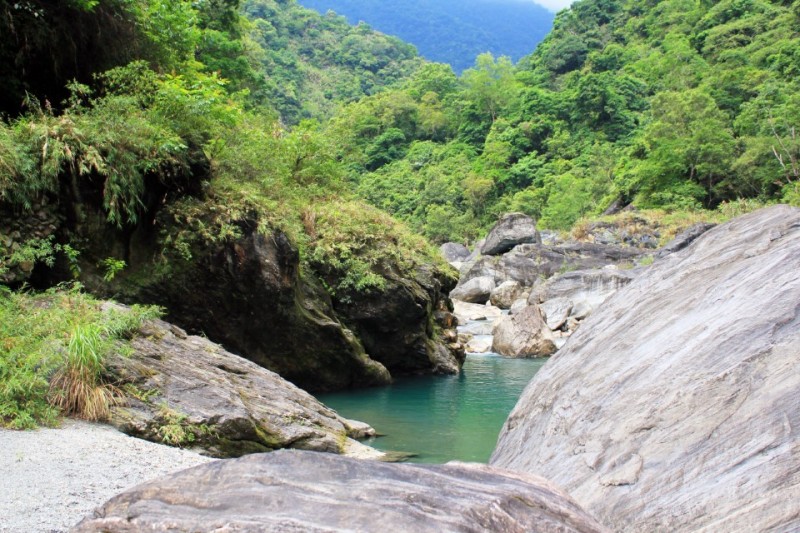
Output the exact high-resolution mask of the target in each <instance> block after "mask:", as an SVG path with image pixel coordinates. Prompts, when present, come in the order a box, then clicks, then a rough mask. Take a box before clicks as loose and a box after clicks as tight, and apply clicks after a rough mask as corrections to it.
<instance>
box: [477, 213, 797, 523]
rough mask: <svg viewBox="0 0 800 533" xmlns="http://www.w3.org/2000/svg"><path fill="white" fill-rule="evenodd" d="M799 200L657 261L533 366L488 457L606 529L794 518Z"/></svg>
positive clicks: (725, 227) (730, 225) (738, 222)
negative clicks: (549, 487)
mask: <svg viewBox="0 0 800 533" xmlns="http://www.w3.org/2000/svg"><path fill="white" fill-rule="evenodd" d="M798 265H800V209H795V208H790V207H787V206H775V207H772V208H768V209H764V210H761V211H758V212H755V213H751V214H749V215H746V216H743V217H740V218H737V219H735V220H733V221H731V222H729V223H727V224H724V225H722V226H718V227H716V228H714V229H712V230H709V231H708V232H707V233H705V234H704V235H702V236H701V237H699V238H698V239H697V240H696V241H695V242H694V243H693V244H691V245H690V246H689V247H687V248H685V249H683V250H680V251H678V252H675V253H673V254H671V255H668V256H667V257H665V258H663V259H660V260H658V261H656V262H655V263H654V264H653V265H652V266H651V267H649V268H648V269H647V270H645V271H643V272H642V273H641V274H640V275H639V277H637V278H636V279H634V280H633V281H632V282H631V283H630V284H629V285H628V286H626V287H624V288H622V289H621V290H620V291H618V292H617V293H616V294H615V295H613V296H612V297H611V298H609V300H607V301H606V302H605V304H604V305H603V306H602V308H601V309H599V310H598V311H597V312H596V313H595V314H593V315H592V316H591V317H589V318H588V319H587V320H586V321H584V322H583V324H582V325H581V327H580V328H579V329H578V331H577V332H576V333H575V334H574V335H573V336H572V337H571V339H570V341H569V342H568V343H567V345H566V346H565V347H564V348H563V349H562V350H561V351H559V353H558V354H556V356H554V357H553V358H551V359H550V361H549V362H548V363H547V365H545V366H544V367H543V368H542V369H541V370H540V371H539V373H538V374H536V376H535V377H534V379H533V380H532V381H531V383H530V385H529V386H528V387H527V389H526V390H525V392H524V393H523V396H522V398H521V399H520V401H519V403H518V404H517V406H516V408H515V409H514V411H513V412H512V413H511V415H510V417H509V419H508V420H507V422H506V424H505V427H504V428H503V431H502V433H501V435H500V438H499V441H498V445H497V448H496V450H495V452H494V455H493V457H492V459H491V464H492V465H495V466H500V467H504V468H509V469H513V470H516V471H521V472H527V473H535V474H538V475H542V476H544V477H547V478H548V479H550V480H551V481H553V482H555V483H557V484H558V485H560V486H562V487H564V488H566V489H567V491H568V492H570V494H571V495H572V496H574V497H575V499H576V500H578V502H579V503H581V504H582V505H584V506H585V507H586V508H587V509H588V510H589V511H590V512H593V513H594V514H595V516H597V517H598V519H600V521H601V522H603V523H605V524H606V525H609V526H611V527H613V528H614V529H617V530H620V531H631V530H636V531H688V530H697V529H704V530H706V531H761V530H767V529H770V530H773V529H774V530H780V531H790V530H798V529H800V394H798V390H800V366H798V364H800V359H799V357H800V269H799V268H798Z"/></svg>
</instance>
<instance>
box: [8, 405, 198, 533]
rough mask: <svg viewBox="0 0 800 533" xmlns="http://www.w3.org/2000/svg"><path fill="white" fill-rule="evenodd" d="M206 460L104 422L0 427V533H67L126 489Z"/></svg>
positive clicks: (71, 421)
mask: <svg viewBox="0 0 800 533" xmlns="http://www.w3.org/2000/svg"><path fill="white" fill-rule="evenodd" d="M211 460H212V459H210V458H208V457H204V456H202V455H198V454H197V453H194V452H190V451H187V450H180V449H177V448H171V447H169V446H163V445H160V444H154V443H152V442H147V441H144V440H141V439H136V438H133V437H129V436H127V435H125V434H123V433H120V432H119V431H117V430H116V429H114V428H112V427H110V426H106V425H102V424H91V423H87V422H78V421H74V420H67V421H65V422H64V424H63V425H62V427H61V428H59V429H38V430H35V431H10V430H4V429H0V531H2V532H3V533H11V532H13V533H17V532H19V533H37V532H54V531H67V530H68V529H69V528H70V527H72V526H74V525H75V524H77V523H78V522H79V521H80V520H81V519H82V518H83V517H85V516H86V515H88V514H90V513H91V512H92V511H93V510H94V509H95V508H96V507H97V506H99V505H100V504H103V503H105V502H106V501H107V500H108V499H109V498H111V497H112V496H115V495H116V494H119V493H120V492H122V491H123V490H125V489H128V488H130V487H133V486H135V485H138V484H140V483H143V482H145V481H149V480H151V479H154V478H156V477H159V476H161V475H164V474H167V473H170V472H174V471H176V470H182V469H184V468H188V467H190V466H195V465H198V464H200V463H204V462H207V461H211Z"/></svg>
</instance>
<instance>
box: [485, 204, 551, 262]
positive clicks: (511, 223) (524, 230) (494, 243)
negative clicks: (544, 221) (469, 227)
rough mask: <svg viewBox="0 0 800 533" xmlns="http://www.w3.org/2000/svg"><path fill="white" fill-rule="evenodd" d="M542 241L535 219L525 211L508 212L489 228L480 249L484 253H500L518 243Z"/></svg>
mask: <svg viewBox="0 0 800 533" xmlns="http://www.w3.org/2000/svg"><path fill="white" fill-rule="evenodd" d="M540 242H542V239H541V237H539V232H538V231H536V221H535V220H534V219H532V218H531V217H529V216H528V215H526V214H524V213H508V214H506V215H503V217H502V218H501V219H500V220H499V221H497V223H496V224H495V225H494V226H493V227H492V229H491V230H489V234H488V235H487V236H486V241H485V242H484V243H483V246H481V249H480V250H481V253H482V254H483V255H500V254H503V253H505V252H507V251H509V250H510V249H512V248H513V247H515V246H516V245H518V244H524V243H540Z"/></svg>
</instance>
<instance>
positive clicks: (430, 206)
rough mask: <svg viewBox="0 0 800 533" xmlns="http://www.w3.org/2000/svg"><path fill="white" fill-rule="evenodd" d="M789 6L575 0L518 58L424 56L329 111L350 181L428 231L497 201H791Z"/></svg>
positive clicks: (795, 104)
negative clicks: (515, 61) (445, 64)
mask: <svg viewBox="0 0 800 533" xmlns="http://www.w3.org/2000/svg"><path fill="white" fill-rule="evenodd" d="M798 22H800V3H799V2H797V1H795V2H793V3H789V2H784V1H767V0H723V1H721V2H715V3H696V2H689V3H687V2H685V1H683V0H664V1H660V2H643V1H640V0H635V1H634V0H583V1H581V2H577V3H576V4H574V5H573V7H572V8H571V9H569V10H566V11H563V12H561V13H559V15H558V16H557V17H556V20H555V24H554V28H553V31H552V32H551V33H550V34H549V35H548V37H547V38H546V39H545V40H544V41H543V42H542V43H541V44H540V45H539V46H538V48H537V49H536V51H535V52H534V53H533V54H531V55H530V56H527V57H526V58H524V59H523V60H522V61H521V62H520V63H519V65H518V66H516V67H515V66H513V65H512V64H510V63H509V62H507V61H505V60H502V59H500V60H495V58H493V57H491V56H490V55H483V56H481V57H479V59H478V63H477V65H476V67H475V68H473V69H469V70H467V71H465V72H464V74H463V75H462V76H461V77H460V78H456V77H455V76H454V75H453V74H452V73H451V72H448V70H447V69H446V68H441V67H439V66H437V65H427V66H426V67H424V68H423V69H422V70H420V71H418V72H417V73H416V74H415V75H414V77H413V78H412V79H411V80H410V81H409V82H408V83H407V84H406V86H405V87H404V88H403V89H402V90H395V91H393V92H391V93H382V94H380V95H377V96H375V97H372V98H369V99H366V100H363V101H361V102H359V103H356V104H353V105H351V106H349V107H348V108H346V109H345V110H343V112H342V113H341V114H340V115H339V116H338V117H337V119H336V120H335V121H334V123H333V125H332V126H331V127H332V130H334V131H336V132H337V135H340V136H342V137H343V138H345V139H347V141H346V142H345V143H343V144H342V145H343V147H344V151H343V155H342V157H345V158H346V159H347V160H348V161H350V164H351V178H352V179H353V180H354V181H355V182H357V184H358V189H359V191H360V193H361V194H362V196H363V197H365V198H367V199H369V201H370V202H372V203H374V204H375V205H377V206H380V207H382V208H384V209H386V210H388V211H390V212H392V213H394V214H396V215H398V216H400V217H401V218H404V219H405V220H407V221H410V222H411V223H412V225H413V226H414V227H416V228H417V229H418V230H420V231H422V232H424V233H425V234H426V235H428V236H429V237H430V238H433V239H436V240H447V239H464V238H470V237H474V236H475V235H477V234H478V233H479V232H480V228H485V227H486V225H488V224H490V223H491V222H492V221H493V220H495V219H496V217H497V215H498V214H500V213H502V212H507V211H511V210H513V211H524V212H527V213H529V214H531V215H534V216H536V217H538V218H539V219H540V223H541V224H542V225H544V226H545V227H551V228H562V229H563V228H569V227H570V226H571V225H572V224H573V223H574V222H575V221H576V220H578V219H579V218H580V217H582V216H587V215H597V214H599V213H601V212H602V211H604V210H605V209H606V208H607V207H609V206H610V205H611V204H612V203H616V204H618V205H626V204H628V203H633V204H634V205H635V206H638V207H641V208H660V209H666V210H696V209H701V208H707V209H708V208H711V209H714V208H717V207H718V206H720V205H722V204H726V203H728V202H733V201H736V200H738V199H751V200H752V201H757V202H769V201H776V200H783V201H790V202H795V203H796V202H797V201H798V197H799V196H800V190H799V189H798V181H800V180H799V178H800V163H798V161H800V139H798V137H797V134H796V131H797V130H796V128H797V127H798V125H800V97H798V95H800V82H799V81H798V80H800V77H799V76H798V74H800V38H799V37H800V35H799V34H798V28H800V24H798ZM388 109H391V110H392V111H391V113H387V110H388ZM387 117H389V118H387Z"/></svg>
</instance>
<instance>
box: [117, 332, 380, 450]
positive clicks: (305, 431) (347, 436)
mask: <svg viewBox="0 0 800 533" xmlns="http://www.w3.org/2000/svg"><path fill="white" fill-rule="evenodd" d="M131 347H132V349H133V350H132V352H131V353H130V354H128V355H115V356H114V357H112V358H111V359H110V361H109V371H110V372H111V374H112V375H113V376H114V377H115V380H116V382H117V385H118V387H120V388H121V390H123V391H124V392H125V394H126V396H127V398H128V402H127V404H126V405H119V406H116V407H114V408H113V409H112V418H111V421H110V422H111V424H112V425H114V426H115V427H117V428H118V429H119V430H121V431H123V432H124V433H127V434H129V435H133V436H135V437H141V438H144V439H147V440H151V441H154V442H160V443H166V444H171V445H175V446H184V447H193V448H197V449H200V450H202V451H203V452H204V453H206V454H208V455H211V456H214V457H238V456H240V455H244V454H248V453H254V452H265V451H270V450H276V449H279V448H299V449H304V450H315V451H323V452H331V453H346V454H351V455H357V456H362V457H371V458H379V457H382V456H383V454H382V453H381V452H378V451H377V450H375V449H373V448H370V447H368V446H365V445H363V444H360V443H358V442H356V441H354V440H353V438H362V437H367V436H371V435H374V434H375V432H374V430H373V429H372V428H371V427H369V426H368V425H366V424H363V423H361V422H355V421H352V420H347V419H345V418H342V417H340V416H339V415H338V414H336V412H335V411H333V410H332V409H329V408H328V407H325V406H324V405H322V404H321V403H320V402H319V401H317V399H316V398H314V397H313V396H311V395H310V394H308V393H307V392H305V391H303V390H301V389H299V388H297V387H296V386H294V385H292V384H291V383H289V382H288V381H286V380H284V379H282V378H281V377H280V376H278V375H277V374H275V373H274V372H271V371H269V370H267V369H265V368H263V367H261V366H259V365H257V364H255V363H252V362H250V361H248V360H246V359H244V358H242V357H239V356H237V355H234V354H232V353H230V352H227V351H225V350H224V349H223V348H222V347H221V346H219V345H218V344H214V343H212V342H211V341H209V340H208V339H205V338H202V337H195V336H190V335H187V334H186V333H185V332H184V331H183V330H181V329H180V328H178V327H176V326H173V325H171V324H168V323H166V322H163V321H161V320H153V321H149V322H147V323H146V324H145V325H144V326H143V327H142V329H141V331H140V332H139V333H138V334H137V335H135V336H134V337H133V338H132V339H131Z"/></svg>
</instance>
